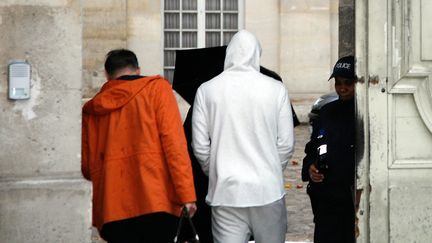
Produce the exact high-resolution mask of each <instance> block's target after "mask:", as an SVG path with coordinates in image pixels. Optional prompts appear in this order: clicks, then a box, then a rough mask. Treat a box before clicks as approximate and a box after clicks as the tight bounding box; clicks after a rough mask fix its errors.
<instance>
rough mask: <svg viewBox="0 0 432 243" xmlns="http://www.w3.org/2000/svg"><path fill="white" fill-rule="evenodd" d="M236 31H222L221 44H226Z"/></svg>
mask: <svg viewBox="0 0 432 243" xmlns="http://www.w3.org/2000/svg"><path fill="white" fill-rule="evenodd" d="M235 33H236V32H224V34H223V37H224V38H223V45H228V43H229V42H230V41H231V38H232V37H233V36H234V34H235Z"/></svg>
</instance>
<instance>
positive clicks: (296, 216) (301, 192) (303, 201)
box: [92, 124, 313, 243]
mask: <svg viewBox="0 0 432 243" xmlns="http://www.w3.org/2000/svg"><path fill="white" fill-rule="evenodd" d="M309 136H310V132H309V126H308V125H307V124H302V125H300V126H297V127H296V128H295V138H296V145H295V151H294V155H293V158H292V159H291V161H290V162H289V164H288V166H287V169H286V170H285V190H286V205H287V210H288V233H287V235H286V240H287V241H289V242H312V241H313V222H312V220H313V216H312V210H311V207H310V201H309V197H308V196H307V194H306V185H307V183H304V182H302V180H301V167H302V160H303V157H304V152H303V151H304V146H305V144H306V143H307V142H308V141H309ZM92 238H93V239H92V243H104V242H105V241H103V240H102V239H101V238H100V237H99V236H98V233H97V232H96V230H94V229H93V237H92Z"/></svg>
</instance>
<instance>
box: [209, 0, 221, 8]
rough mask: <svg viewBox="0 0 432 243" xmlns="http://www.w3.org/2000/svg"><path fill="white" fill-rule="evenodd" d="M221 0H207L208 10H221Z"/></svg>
mask: <svg viewBox="0 0 432 243" xmlns="http://www.w3.org/2000/svg"><path fill="white" fill-rule="evenodd" d="M220 9H221V7H220V0H206V10H220Z"/></svg>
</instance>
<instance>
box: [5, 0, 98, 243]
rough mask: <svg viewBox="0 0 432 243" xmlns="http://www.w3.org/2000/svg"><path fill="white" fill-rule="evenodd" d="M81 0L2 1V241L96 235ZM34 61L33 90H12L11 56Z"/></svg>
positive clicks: (87, 238) (82, 238)
mask: <svg viewBox="0 0 432 243" xmlns="http://www.w3.org/2000/svg"><path fill="white" fill-rule="evenodd" d="M80 2H81V1H80V0H68V1H58V0H45V1H38V0H26V1H17V0H15V1H13V0H2V1H1V2H0V27H1V32H2V33H1V35H0V70H1V72H0V107H1V108H0V141H1V142H0V145H1V146H0V238H1V240H0V241H1V242H20V243H25V242H91V187H90V183H88V182H86V181H85V180H84V179H83V178H82V176H81V172H80V160H81V159H80V155H81V151H80V150H81V148H80V144H81V97H82V94H81V76H82V75H81V74H82V73H81V67H82V61H81V60H82V34H81V31H82V24H81V6H80ZM15 59H22V60H26V61H27V62H28V63H30V65H31V97H30V99H27V100H9V99H8V98H7V87H8V86H7V83H8V82H7V80H8V78H7V75H8V71H7V70H8V64H9V62H10V61H11V60H15Z"/></svg>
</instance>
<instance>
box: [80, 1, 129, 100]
mask: <svg viewBox="0 0 432 243" xmlns="http://www.w3.org/2000/svg"><path fill="white" fill-rule="evenodd" d="M81 2H82V22H83V27H82V33H83V35H82V41H83V49H82V61H83V67H82V72H83V73H82V76H83V87H82V90H83V97H84V98H90V97H92V96H93V95H95V94H96V92H97V91H98V90H99V88H100V87H101V86H102V85H103V83H104V82H105V81H106V78H105V72H104V66H103V65H104V61H105V55H106V54H107V53H108V51H110V50H112V49H116V48H126V47H127V1H126V0H118V1H105V0H86V1H81Z"/></svg>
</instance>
